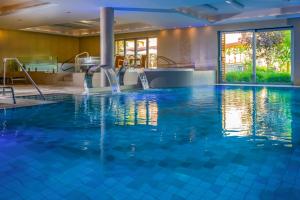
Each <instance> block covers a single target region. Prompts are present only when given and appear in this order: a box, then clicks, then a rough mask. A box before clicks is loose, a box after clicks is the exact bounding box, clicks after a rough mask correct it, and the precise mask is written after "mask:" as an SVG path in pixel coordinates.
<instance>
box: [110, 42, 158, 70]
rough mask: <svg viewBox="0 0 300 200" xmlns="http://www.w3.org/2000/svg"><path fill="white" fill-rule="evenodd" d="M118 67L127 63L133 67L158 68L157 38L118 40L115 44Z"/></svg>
mask: <svg viewBox="0 0 300 200" xmlns="http://www.w3.org/2000/svg"><path fill="white" fill-rule="evenodd" d="M115 56H116V67H120V66H121V65H122V63H123V61H124V60H125V61H127V63H128V64H129V66H131V67H142V68H147V67H156V66H157V38H139V39H129V40H117V41H116V42H115Z"/></svg>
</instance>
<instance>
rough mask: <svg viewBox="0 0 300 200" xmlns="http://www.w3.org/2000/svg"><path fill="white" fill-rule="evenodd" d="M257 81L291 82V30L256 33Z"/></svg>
mask: <svg viewBox="0 0 300 200" xmlns="http://www.w3.org/2000/svg"><path fill="white" fill-rule="evenodd" d="M255 34H256V35H255V38H256V49H255V50H256V82H257V83H291V57H292V55H291V38H292V37H291V35H292V34H291V30H268V31H264V30H262V31H258V32H256V33H255Z"/></svg>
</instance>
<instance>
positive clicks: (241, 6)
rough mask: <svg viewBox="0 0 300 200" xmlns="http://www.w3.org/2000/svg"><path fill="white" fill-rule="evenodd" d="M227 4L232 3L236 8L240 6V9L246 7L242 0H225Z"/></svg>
mask: <svg viewBox="0 0 300 200" xmlns="http://www.w3.org/2000/svg"><path fill="white" fill-rule="evenodd" d="M225 2H226V3H227V4H229V5H232V6H233V7H235V8H238V9H243V8H245V5H244V4H242V3H241V2H239V1H237V0H226V1H225Z"/></svg>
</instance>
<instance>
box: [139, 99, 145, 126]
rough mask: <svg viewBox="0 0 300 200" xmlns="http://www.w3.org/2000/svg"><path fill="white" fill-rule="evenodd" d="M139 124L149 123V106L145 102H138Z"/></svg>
mask: <svg viewBox="0 0 300 200" xmlns="http://www.w3.org/2000/svg"><path fill="white" fill-rule="evenodd" d="M137 107H138V110H137V124H147V107H146V103H145V102H140V103H139V104H138V106H137Z"/></svg>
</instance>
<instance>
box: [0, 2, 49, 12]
mask: <svg viewBox="0 0 300 200" xmlns="http://www.w3.org/2000/svg"><path fill="white" fill-rule="evenodd" d="M48 4H50V3H49V2H42V1H26V2H22V3H14V4H8V5H3V6H0V16H5V15H10V14H13V13H16V12H18V11H21V10H24V9H27V8H34V7H40V6H45V5H48Z"/></svg>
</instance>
